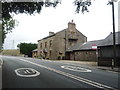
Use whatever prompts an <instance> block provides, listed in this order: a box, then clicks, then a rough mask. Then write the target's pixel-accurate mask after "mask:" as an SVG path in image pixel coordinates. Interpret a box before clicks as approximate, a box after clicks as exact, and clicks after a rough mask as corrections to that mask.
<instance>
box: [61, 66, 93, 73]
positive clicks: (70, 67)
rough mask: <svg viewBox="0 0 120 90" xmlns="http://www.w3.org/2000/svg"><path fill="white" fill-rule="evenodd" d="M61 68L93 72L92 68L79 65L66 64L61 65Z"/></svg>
mask: <svg viewBox="0 0 120 90" xmlns="http://www.w3.org/2000/svg"><path fill="white" fill-rule="evenodd" d="M61 68H64V69H67V70H71V71H77V72H91V70H89V69H86V68H81V67H78V66H70V65H64V66H61Z"/></svg>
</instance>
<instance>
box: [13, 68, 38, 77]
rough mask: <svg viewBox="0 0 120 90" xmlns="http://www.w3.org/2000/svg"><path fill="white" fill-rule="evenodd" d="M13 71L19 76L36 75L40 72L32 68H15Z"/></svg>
mask: <svg viewBox="0 0 120 90" xmlns="http://www.w3.org/2000/svg"><path fill="white" fill-rule="evenodd" d="M15 73H16V75H18V76H21V77H36V76H38V75H40V72H38V71H37V70H35V69H32V68H18V69H16V70H15Z"/></svg>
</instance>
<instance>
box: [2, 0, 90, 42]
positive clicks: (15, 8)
mask: <svg viewBox="0 0 120 90" xmlns="http://www.w3.org/2000/svg"><path fill="white" fill-rule="evenodd" d="M20 1H21V2H18V0H1V2H2V5H0V6H2V37H3V38H2V43H4V39H5V37H6V34H7V33H9V32H11V31H12V29H13V28H14V27H15V23H16V22H15V20H14V19H13V18H12V13H15V14H19V13H26V14H30V15H31V14H34V13H40V11H41V9H42V6H43V5H45V7H50V6H52V7H56V6H57V4H59V3H61V0H53V1H51V0H44V1H43V0H28V1H29V2H27V1H26V2H22V0H20ZM1 2H0V4H1ZM74 4H75V5H76V6H77V8H76V12H77V13H79V11H80V10H81V9H80V8H81V7H82V10H81V11H82V13H84V11H87V12H88V6H90V5H91V0H75V1H74ZM0 8H1V7H0ZM0 11H1V9H0Z"/></svg>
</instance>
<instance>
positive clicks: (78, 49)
mask: <svg viewBox="0 0 120 90" xmlns="http://www.w3.org/2000/svg"><path fill="white" fill-rule="evenodd" d="M101 42H102V40H96V41H88V42H86V43H77V44H76V45H74V46H73V47H71V48H70V49H68V50H67V51H66V56H67V59H70V60H75V61H89V62H97V60H98V59H97V57H98V53H97V51H98V48H97V46H98V45H99V44H100V43H101Z"/></svg>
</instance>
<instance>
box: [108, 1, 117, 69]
mask: <svg viewBox="0 0 120 90" xmlns="http://www.w3.org/2000/svg"><path fill="white" fill-rule="evenodd" d="M114 2H117V0H109V3H108V4H110V5H112V19H113V59H112V69H113V68H114V62H115V60H116V45H115V44H116V43H115V42H116V39H115V16H114Z"/></svg>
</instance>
